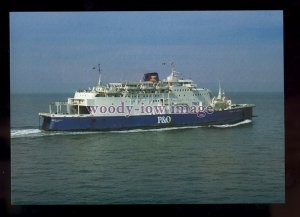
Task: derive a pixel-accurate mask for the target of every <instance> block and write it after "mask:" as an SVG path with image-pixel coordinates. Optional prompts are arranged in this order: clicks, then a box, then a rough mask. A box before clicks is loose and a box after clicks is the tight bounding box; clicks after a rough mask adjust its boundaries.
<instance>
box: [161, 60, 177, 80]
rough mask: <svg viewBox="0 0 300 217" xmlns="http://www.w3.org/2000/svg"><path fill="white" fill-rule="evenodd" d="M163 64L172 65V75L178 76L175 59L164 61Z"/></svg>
mask: <svg viewBox="0 0 300 217" xmlns="http://www.w3.org/2000/svg"><path fill="white" fill-rule="evenodd" d="M162 65H168V66H170V68H171V74H172V76H174V77H175V76H176V69H175V63H174V62H173V61H172V62H163V63H162Z"/></svg>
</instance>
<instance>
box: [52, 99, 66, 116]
mask: <svg viewBox="0 0 300 217" xmlns="http://www.w3.org/2000/svg"><path fill="white" fill-rule="evenodd" d="M49 113H50V114H53V113H55V114H67V113H68V102H53V103H50V104H49Z"/></svg>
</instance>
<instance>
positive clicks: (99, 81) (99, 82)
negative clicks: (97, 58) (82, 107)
mask: <svg viewBox="0 0 300 217" xmlns="http://www.w3.org/2000/svg"><path fill="white" fill-rule="evenodd" d="M98 71H99V80H98V86H100V85H101V67H100V64H98Z"/></svg>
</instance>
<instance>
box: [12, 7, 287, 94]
mask: <svg viewBox="0 0 300 217" xmlns="http://www.w3.org/2000/svg"><path fill="white" fill-rule="evenodd" d="M162 62H174V63H175V66H176V69H177V71H178V72H179V73H180V76H181V77H183V78H188V79H192V80H194V82H196V83H197V84H198V86H199V87H204V88H209V89H211V90H212V91H213V93H217V89H218V82H219V80H220V81H221V84H222V86H223V88H224V89H225V91H231V92H237V91H240V92H253V91H263V92H265V91H267V92H283V89H284V88H283V76H284V70H283V66H284V65H283V64H284V62H283V12H282V11H176V12H175V11H165V12H159V11H157V12H149V11H144V12H11V13H10V86H11V93H73V92H74V91H76V90H78V89H86V88H88V87H92V86H95V85H96V84H97V83H98V76H99V73H98V71H97V70H95V69H93V68H94V67H95V66H97V65H98V64H101V69H102V77H101V78H102V82H104V83H108V82H121V81H139V80H141V79H142V77H143V74H144V73H146V72H158V73H159V76H160V78H161V79H163V78H166V77H167V76H168V75H169V74H170V67H168V66H166V65H162Z"/></svg>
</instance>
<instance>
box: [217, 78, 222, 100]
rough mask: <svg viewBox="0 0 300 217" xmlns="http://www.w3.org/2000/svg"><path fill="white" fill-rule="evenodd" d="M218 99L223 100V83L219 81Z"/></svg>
mask: <svg viewBox="0 0 300 217" xmlns="http://www.w3.org/2000/svg"><path fill="white" fill-rule="evenodd" d="M217 98H218V99H221V98H222V89H221V82H220V80H219V94H218V97H217Z"/></svg>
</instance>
